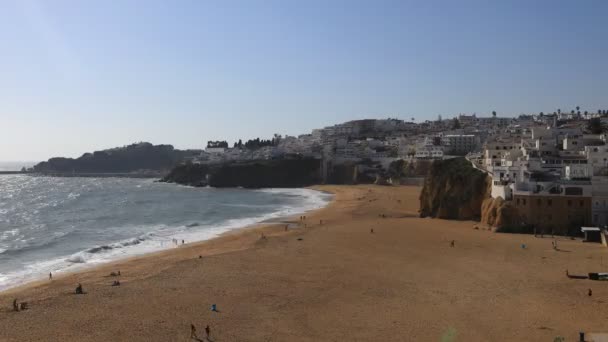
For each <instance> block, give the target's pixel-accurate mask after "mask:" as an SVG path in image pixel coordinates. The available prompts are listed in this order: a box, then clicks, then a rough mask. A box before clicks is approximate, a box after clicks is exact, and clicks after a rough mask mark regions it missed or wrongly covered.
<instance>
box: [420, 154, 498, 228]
mask: <svg viewBox="0 0 608 342" xmlns="http://www.w3.org/2000/svg"><path fill="white" fill-rule="evenodd" d="M490 192H491V178H490V177H488V176H487V175H486V174H485V173H483V172H482V171H479V170H477V169H475V168H473V167H472V166H471V164H470V163H469V162H468V161H467V160H466V159H464V158H454V159H448V160H437V161H435V162H433V164H432V165H431V167H430V170H429V173H428V174H427V176H426V178H425V181H424V186H423V188H422V192H421V193H420V217H435V218H442V219H455V220H480V219H481V217H482V203H483V202H484V200H485V199H487V198H490Z"/></svg>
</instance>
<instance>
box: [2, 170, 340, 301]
mask: <svg viewBox="0 0 608 342" xmlns="http://www.w3.org/2000/svg"><path fill="white" fill-rule="evenodd" d="M330 199H331V195H328V194H325V193H322V192H317V191H313V190H308V189H264V190H246V189H213V188H191V187H185V186H179V185H175V184H166V183H157V182H154V180H150V179H128V178H55V177H32V176H26V175H0V291H1V290H4V289H7V288H10V287H12V286H15V285H18V284H21V283H24V282H27V281H31V280H34V279H38V278H44V277H47V276H48V273H49V272H53V273H54V274H60V273H61V272H66V271H72V270H76V269H79V268H82V267H87V266H91V265H96V264H100V263H104V262H108V261H112V260H116V259H120V258H124V257H128V256H133V255H138V254H143V253H148V252H153V251H158V250H162V249H168V248H175V247H174V245H173V243H172V239H178V240H180V241H181V240H182V239H183V240H185V241H186V242H193V241H201V240H207V239H210V238H213V237H215V236H217V235H219V234H222V233H224V232H226V231H229V230H231V229H237V228H241V227H244V226H247V225H251V224H254V223H257V222H261V221H264V220H269V219H273V218H280V217H284V216H288V215H293V214H298V213H302V212H306V211H308V210H312V209H317V208H320V207H323V206H324V205H326V203H327V202H328V201H329V200H330Z"/></svg>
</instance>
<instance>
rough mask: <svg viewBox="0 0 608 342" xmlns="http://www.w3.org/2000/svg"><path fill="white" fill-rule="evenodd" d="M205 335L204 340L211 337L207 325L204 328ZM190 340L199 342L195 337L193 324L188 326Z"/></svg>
mask: <svg viewBox="0 0 608 342" xmlns="http://www.w3.org/2000/svg"><path fill="white" fill-rule="evenodd" d="M205 335H206V338H207V339H209V337H210V335H211V329H210V328H209V325H207V326H206V327H205ZM190 338H191V339H195V340H199V341H200V339H199V338H198V336H197V335H196V327H195V326H194V324H190Z"/></svg>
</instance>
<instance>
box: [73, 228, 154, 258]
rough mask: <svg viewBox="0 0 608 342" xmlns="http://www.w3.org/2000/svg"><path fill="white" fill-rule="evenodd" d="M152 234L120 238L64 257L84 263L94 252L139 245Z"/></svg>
mask: <svg viewBox="0 0 608 342" xmlns="http://www.w3.org/2000/svg"><path fill="white" fill-rule="evenodd" d="M152 236H154V234H152V233H148V234H144V235H141V236H138V237H135V238H132V239H126V240H122V241H119V242H115V243H112V244H108V245H101V246H95V247H91V248H89V249H86V250H84V251H81V252H78V253H75V254H72V255H70V256H69V257H68V258H67V259H66V261H68V262H72V263H86V262H87V261H89V260H90V259H91V258H92V257H93V255H95V254H98V253H104V252H108V251H112V250H115V249H119V248H125V247H131V246H135V245H139V244H140V243H142V242H144V241H146V240H148V239H150V237H152Z"/></svg>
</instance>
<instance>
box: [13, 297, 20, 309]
mask: <svg viewBox="0 0 608 342" xmlns="http://www.w3.org/2000/svg"><path fill="white" fill-rule="evenodd" d="M13 311H19V304H18V303H17V298H15V300H13Z"/></svg>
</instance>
